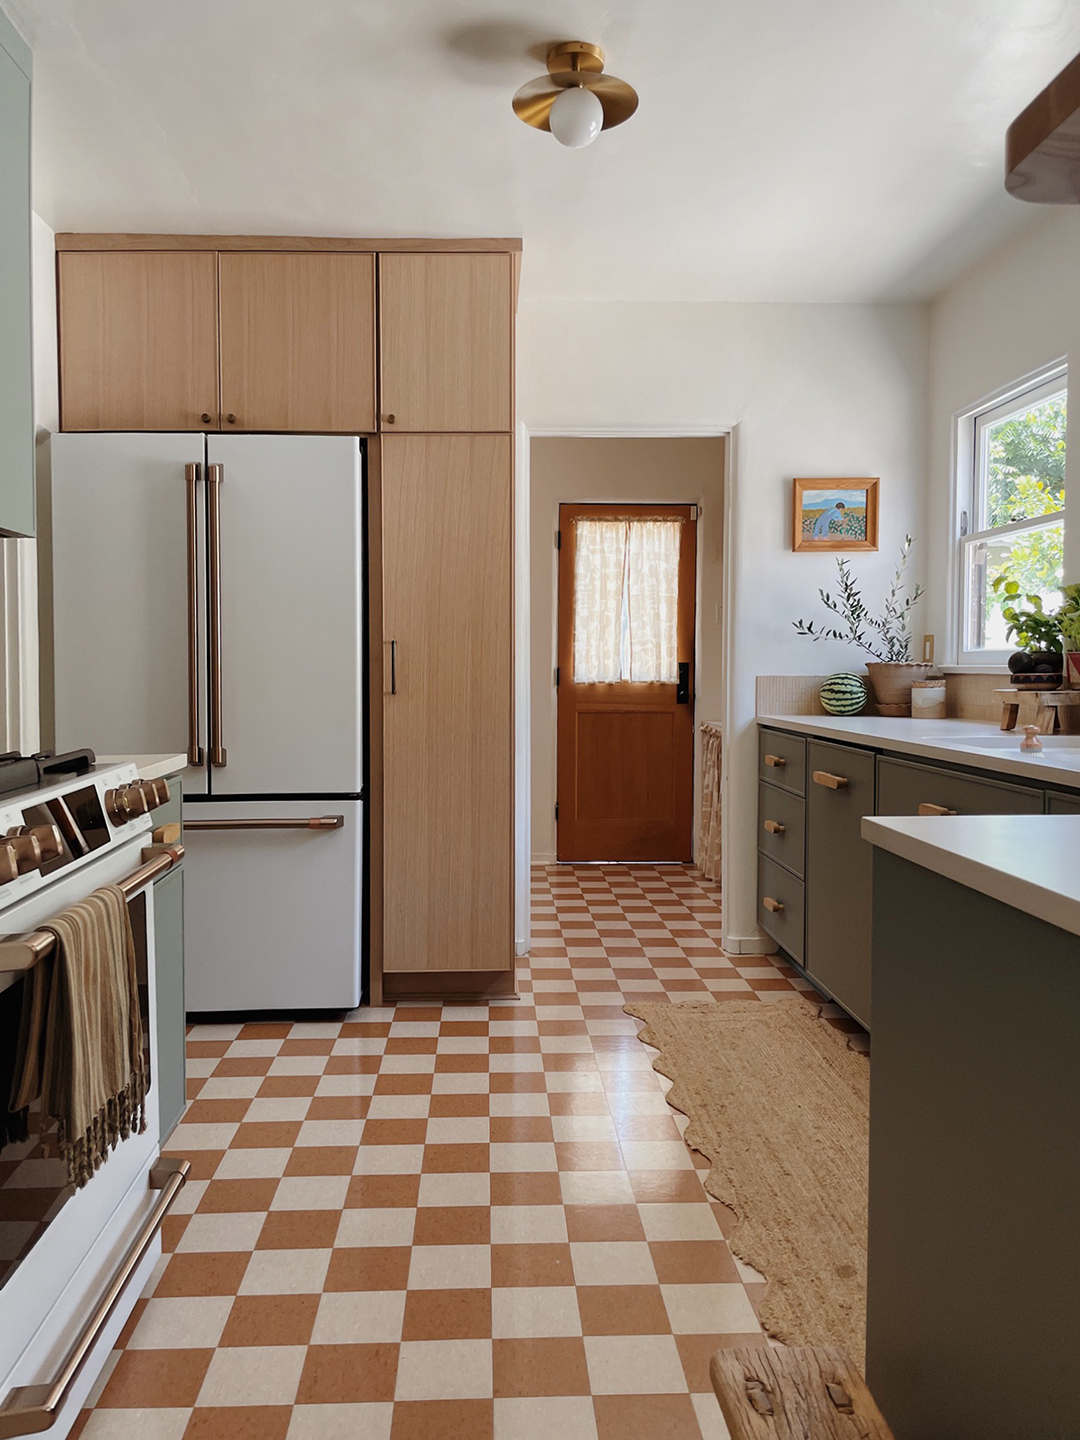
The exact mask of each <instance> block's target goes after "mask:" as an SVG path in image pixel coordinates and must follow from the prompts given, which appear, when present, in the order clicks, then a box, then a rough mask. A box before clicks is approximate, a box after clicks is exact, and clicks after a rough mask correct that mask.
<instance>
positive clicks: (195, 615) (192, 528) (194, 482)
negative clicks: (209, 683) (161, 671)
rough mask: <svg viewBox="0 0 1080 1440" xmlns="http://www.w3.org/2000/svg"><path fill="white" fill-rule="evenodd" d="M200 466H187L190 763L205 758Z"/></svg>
mask: <svg viewBox="0 0 1080 1440" xmlns="http://www.w3.org/2000/svg"><path fill="white" fill-rule="evenodd" d="M201 468H202V467H201V466H199V465H185V467H184V480H185V482H186V484H187V604H188V621H187V623H188V673H187V683H188V752H187V753H188V764H189V765H201V764H202V763H203V761H204V759H205V756H204V754H203V747H202V744H201V743H200V742H201V739H202V736H201V733H200V716H199V472H200V470H201Z"/></svg>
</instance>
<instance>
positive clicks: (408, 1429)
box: [390, 1400, 495, 1440]
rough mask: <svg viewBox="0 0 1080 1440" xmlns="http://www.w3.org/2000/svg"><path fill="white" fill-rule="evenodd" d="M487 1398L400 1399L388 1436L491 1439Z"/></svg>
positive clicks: (422, 1439)
mask: <svg viewBox="0 0 1080 1440" xmlns="http://www.w3.org/2000/svg"><path fill="white" fill-rule="evenodd" d="M494 1434H495V1421H494V1404H493V1402H492V1401H491V1400H402V1401H399V1402H398V1403H397V1404H396V1405H395V1406H394V1423H393V1427H392V1429H391V1431H390V1440H493V1437H494Z"/></svg>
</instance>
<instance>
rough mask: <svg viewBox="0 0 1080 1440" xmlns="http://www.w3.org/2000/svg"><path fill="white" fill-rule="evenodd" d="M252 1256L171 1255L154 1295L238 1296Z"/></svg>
mask: <svg viewBox="0 0 1080 1440" xmlns="http://www.w3.org/2000/svg"><path fill="white" fill-rule="evenodd" d="M250 1259H251V1256H250V1255H249V1254H248V1253H247V1252H246V1251H244V1252H242V1253H232V1252H228V1251H223V1252H219V1253H215V1254H198V1255H172V1256H170V1258H169V1263H168V1265H167V1266H166V1267H165V1271H164V1273H163V1274H162V1276H161V1279H160V1280H159V1281H158V1284H157V1289H156V1290H155V1291H154V1294H155V1295H158V1296H162V1297H177V1296H182V1295H193V1296H194V1295H235V1294H236V1293H237V1291H238V1290H239V1289H240V1282H241V1280H243V1278H244V1271H245V1270H246V1269H247V1267H248V1261H249V1260H250Z"/></svg>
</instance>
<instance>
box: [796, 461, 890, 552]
mask: <svg viewBox="0 0 1080 1440" xmlns="http://www.w3.org/2000/svg"><path fill="white" fill-rule="evenodd" d="M792 486H793V492H794V493H793V501H792V503H793V510H794V515H793V534H792V549H794V550H876V549H877V548H878V482H877V480H876V479H874V480H795V481H793V482H792Z"/></svg>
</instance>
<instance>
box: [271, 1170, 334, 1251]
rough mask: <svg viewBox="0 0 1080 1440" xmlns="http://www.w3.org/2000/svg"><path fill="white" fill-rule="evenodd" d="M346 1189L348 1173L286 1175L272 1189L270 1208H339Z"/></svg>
mask: <svg viewBox="0 0 1080 1440" xmlns="http://www.w3.org/2000/svg"><path fill="white" fill-rule="evenodd" d="M348 1189H349V1177H348V1175H286V1176H284V1177H283V1179H282V1180H281V1181H280V1182H279V1184H278V1187H277V1189H276V1190H275V1191H274V1198H273V1200H271V1202H270V1209H271V1210H340V1209H341V1208H342V1207H343V1206H344V1204H345V1196H346V1194H347V1193H348ZM339 1243H340V1242H339Z"/></svg>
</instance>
